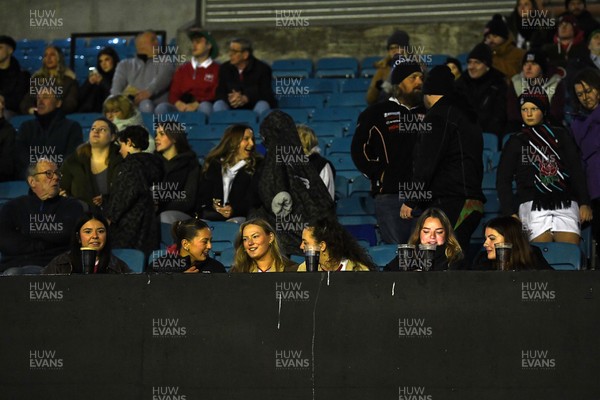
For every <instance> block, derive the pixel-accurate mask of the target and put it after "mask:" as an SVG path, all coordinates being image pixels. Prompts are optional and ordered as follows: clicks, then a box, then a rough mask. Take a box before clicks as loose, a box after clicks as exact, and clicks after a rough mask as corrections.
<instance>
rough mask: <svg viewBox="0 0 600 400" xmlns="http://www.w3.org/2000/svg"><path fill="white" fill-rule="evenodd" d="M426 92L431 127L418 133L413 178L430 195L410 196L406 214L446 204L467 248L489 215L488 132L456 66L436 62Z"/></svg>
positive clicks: (403, 214)
mask: <svg viewBox="0 0 600 400" xmlns="http://www.w3.org/2000/svg"><path fill="white" fill-rule="evenodd" d="M423 95H424V96H423V97H424V103H425V106H426V107H427V108H428V110H427V115H426V116H425V119H424V120H423V122H424V126H425V127H427V129H426V130H424V131H422V132H419V134H418V136H417V143H416V145H415V148H414V151H413V174H412V175H413V176H412V180H413V182H414V184H415V185H416V186H418V187H419V188H420V190H421V191H423V193H427V194H428V197H429V199H428V200H427V201H416V200H413V199H410V200H408V201H406V202H405V203H404V204H403V205H402V207H401V209H400V216H401V218H404V219H407V220H408V219H411V218H412V215H413V211H414V209H415V208H418V209H422V210H425V209H427V208H429V207H438V208H440V209H441V210H442V211H444V213H445V214H446V215H447V216H448V219H449V220H450V223H451V224H452V226H453V228H454V230H455V234H456V238H457V240H458V242H459V244H460V246H461V248H462V249H463V252H466V251H467V249H468V248H469V247H468V246H469V242H470V239H471V235H472V234H473V232H474V231H475V229H476V228H477V226H478V224H479V221H480V220H481V218H482V216H483V202H484V201H485V197H484V195H483V192H482V190H481V181H482V179H483V160H482V159H483V156H482V154H483V135H482V134H481V128H480V127H479V125H478V124H477V119H476V117H475V115H474V114H471V113H469V112H465V111H466V110H465V109H464V107H463V105H462V103H461V101H459V100H458V99H457V96H456V94H455V93H454V75H452V72H451V71H450V68H448V67H447V66H445V65H439V66H436V67H434V68H433V69H432V70H431V71H430V72H429V74H428V75H427V78H426V79H425V82H424V83H423Z"/></svg>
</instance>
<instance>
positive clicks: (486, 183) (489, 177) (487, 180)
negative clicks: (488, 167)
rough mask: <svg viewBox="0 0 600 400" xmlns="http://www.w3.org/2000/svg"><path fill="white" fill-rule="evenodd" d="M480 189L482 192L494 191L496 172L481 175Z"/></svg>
mask: <svg viewBox="0 0 600 400" xmlns="http://www.w3.org/2000/svg"><path fill="white" fill-rule="evenodd" d="M481 188H482V189H483V190H496V171H487V172H484V173H483V180H482V182H481Z"/></svg>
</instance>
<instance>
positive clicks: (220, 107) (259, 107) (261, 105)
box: [213, 100, 271, 115]
mask: <svg viewBox="0 0 600 400" xmlns="http://www.w3.org/2000/svg"><path fill="white" fill-rule="evenodd" d="M270 109H271V106H270V105H269V103H267V102H266V101H264V100H259V101H257V102H256V104H255V105H254V108H253V111H254V112H255V113H256V114H257V115H262V113H264V112H265V111H267V110H270ZM225 110H231V107H230V106H229V104H228V103H227V102H226V101H223V100H217V101H215V104H214V105H213V111H214V112H217V111H225Z"/></svg>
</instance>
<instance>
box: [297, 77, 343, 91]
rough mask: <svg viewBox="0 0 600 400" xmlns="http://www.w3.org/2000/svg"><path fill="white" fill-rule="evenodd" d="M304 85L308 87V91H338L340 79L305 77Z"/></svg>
mask: <svg viewBox="0 0 600 400" xmlns="http://www.w3.org/2000/svg"><path fill="white" fill-rule="evenodd" d="M302 85H303V86H305V87H306V89H307V91H308V93H310V94H316V93H327V94H330V93H338V92H339V91H340V80H339V79H316V78H315V79H304V80H302Z"/></svg>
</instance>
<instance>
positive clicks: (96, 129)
mask: <svg viewBox="0 0 600 400" xmlns="http://www.w3.org/2000/svg"><path fill="white" fill-rule="evenodd" d="M90 132H100V133H106V132H108V128H105V127H103V126H101V127H100V128H93V127H92V128H90Z"/></svg>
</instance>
